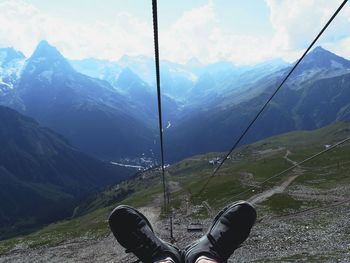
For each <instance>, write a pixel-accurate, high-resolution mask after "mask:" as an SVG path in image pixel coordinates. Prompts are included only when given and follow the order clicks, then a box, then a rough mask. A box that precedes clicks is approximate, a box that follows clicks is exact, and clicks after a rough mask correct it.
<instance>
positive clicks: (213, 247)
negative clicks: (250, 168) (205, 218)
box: [184, 201, 256, 263]
mask: <svg viewBox="0 0 350 263" xmlns="http://www.w3.org/2000/svg"><path fill="white" fill-rule="evenodd" d="M255 220H256V211H255V209H254V208H253V207H252V206H251V205H250V204H249V203H247V202H244V201H239V202H236V203H233V204H231V205H229V206H227V207H226V208H224V209H223V210H222V211H221V212H220V213H219V214H218V215H217V216H216V217H215V219H214V221H213V224H212V226H211V227H210V229H209V231H208V232H207V234H206V235H204V236H203V237H202V238H201V239H199V240H197V241H195V242H194V243H192V244H191V245H189V246H188V247H187V248H186V249H185V252H184V253H185V263H195V262H196V260H197V259H198V258H199V257H200V256H205V257H208V258H211V259H214V260H215V261H217V262H219V263H225V262H227V260H228V258H229V257H230V256H231V255H232V253H233V252H234V251H235V250H236V249H237V248H238V247H239V246H240V245H241V244H242V243H243V241H244V240H246V238H247V237H248V236H249V233H250V230H251V228H252V227H253V225H254V223H255Z"/></svg>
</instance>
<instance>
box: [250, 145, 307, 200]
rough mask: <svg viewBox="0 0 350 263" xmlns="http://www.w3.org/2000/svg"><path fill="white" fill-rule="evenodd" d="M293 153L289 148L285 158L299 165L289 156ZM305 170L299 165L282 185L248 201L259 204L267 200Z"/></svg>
mask: <svg viewBox="0 0 350 263" xmlns="http://www.w3.org/2000/svg"><path fill="white" fill-rule="evenodd" d="M290 154H291V152H290V151H289V150H287V152H286V154H285V155H284V156H283V158H284V159H286V160H287V161H288V162H290V163H291V164H293V165H297V162H295V161H293V160H291V159H290V158H289V157H288V156H289V155H290ZM304 172H305V170H303V169H302V168H301V167H299V166H297V167H296V168H295V169H294V170H293V174H292V175H291V176H289V177H288V178H287V179H286V180H285V181H283V182H282V183H281V184H280V185H278V186H275V187H273V188H271V189H269V190H266V191H264V192H262V193H260V194H257V195H255V196H253V197H251V198H250V199H249V200H248V201H249V202H251V203H252V204H258V203H261V202H263V201H265V200H266V199H268V198H269V197H271V196H273V195H274V194H279V193H282V192H284V191H285V190H286V188H287V187H288V186H289V185H290V184H291V183H292V182H293V181H294V180H295V179H296V178H298V177H299V176H300V175H302V174H303V173H304Z"/></svg>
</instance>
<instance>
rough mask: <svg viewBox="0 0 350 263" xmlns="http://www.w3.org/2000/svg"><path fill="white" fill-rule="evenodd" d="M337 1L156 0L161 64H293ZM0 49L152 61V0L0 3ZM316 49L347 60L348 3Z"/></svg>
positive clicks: (349, 54)
mask: <svg viewBox="0 0 350 263" xmlns="http://www.w3.org/2000/svg"><path fill="white" fill-rule="evenodd" d="M341 2H342V0H191V1H188V0H176V1H175V0H158V16H159V42H160V57H161V59H166V60H170V61H173V62H177V63H186V62H187V61H189V60H190V59H192V58H197V59H199V60H200V61H201V62H202V63H214V62H217V61H221V60H226V61H231V62H233V63H235V64H239V65H250V64H256V63H259V62H262V61H266V60H270V59H275V58H282V59H284V60H286V61H294V60H296V59H297V58H298V57H299V56H300V55H301V54H302V52H303V51H304V50H305V48H306V47H307V46H308V45H309V43H310V42H311V41H312V40H313V38H314V37H315V36H316V35H317V33H318V32H319V31H320V30H321V28H322V27H323V25H324V24H325V23H326V22H327V20H328V19H329V18H330V17H331V15H332V14H333V13H334V11H335V10H336V9H337V7H338V6H339V5H340V3H341ZM0 25H1V27H0V47H14V48H16V49H18V50H20V51H22V52H23V53H24V54H25V55H26V56H30V55H31V53H32V52H33V50H34V49H35V47H36V45H37V44H38V42H39V41H40V40H44V39H45V40H47V41H48V42H49V43H51V44H52V45H54V46H56V47H57V48H58V49H59V50H60V51H61V52H62V53H63V55H64V56H66V57H68V58H70V59H83V58H90V57H94V58H98V59H106V60H118V59H119V58H120V57H122V56H123V55H130V56H138V55H145V56H153V52H154V47H153V31H152V30H153V29H152V7H151V0H127V1H125V0H103V1H101V0H74V1H72V0H60V1H52V0H51V1H48V0H0ZM317 45H322V46H323V47H325V48H327V49H330V50H331V51H333V52H335V53H337V54H339V55H341V56H344V57H346V58H349V59H350V3H347V5H346V6H345V7H344V9H343V10H342V11H341V13H340V14H339V16H338V17H337V18H336V19H335V21H334V23H332V24H331V26H330V27H329V29H328V30H327V31H326V32H325V34H324V36H323V37H322V38H321V39H320V41H319V42H318V43H317Z"/></svg>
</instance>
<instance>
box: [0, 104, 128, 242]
mask: <svg viewBox="0 0 350 263" xmlns="http://www.w3.org/2000/svg"><path fill="white" fill-rule="evenodd" d="M0 120H1V126H0V145H1V147H0V178H1V180H0V198H1V202H0V237H3V236H5V235H6V234H8V233H9V232H12V231H19V230H21V229H23V228H28V227H33V226H38V225H42V224H46V223H50V222H52V221H54V220H57V219H62V218H65V217H67V216H71V215H72V213H73V208H74V204H75V203H76V201H77V200H78V198H81V197H83V196H85V195H86V194H87V193H90V192H92V191H96V190H98V189H100V188H101V187H104V186H106V185H108V184H111V183H115V182H118V181H120V180H122V179H124V178H126V176H128V175H129V174H130V173H131V172H130V171H128V170H127V169H122V168H117V167H114V166H113V167H112V166H111V165H109V164H106V163H103V162H101V161H98V160H96V159H94V158H92V157H89V156H87V155H86V154H83V153H82V152H80V151H78V150H77V149H76V148H74V147H73V146H72V145H71V144H69V142H68V141H67V140H66V139H65V138H63V137H62V136H61V135H58V134H57V133H55V132H53V131H51V130H49V129H47V128H44V127H42V126H40V125H39V124H38V123H37V122H36V121H34V120H33V119H31V118H29V117H26V116H23V115H21V114H19V113H18V112H16V111H14V110H12V109H9V108H7V107H3V106H0Z"/></svg>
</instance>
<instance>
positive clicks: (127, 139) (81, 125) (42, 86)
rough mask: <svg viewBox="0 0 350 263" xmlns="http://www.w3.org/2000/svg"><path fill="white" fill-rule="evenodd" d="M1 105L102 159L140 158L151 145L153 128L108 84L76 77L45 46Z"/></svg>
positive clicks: (76, 73) (52, 50)
mask: <svg viewBox="0 0 350 263" xmlns="http://www.w3.org/2000/svg"><path fill="white" fill-rule="evenodd" d="M0 103H1V104H2V105H5V106H8V107H11V108H14V109H16V110H18V111H20V112H21V113H23V114H26V115H28V116H31V117H33V118H34V119H35V120H37V121H39V123H41V124H42V125H44V126H47V127H49V128H51V129H53V130H55V131H57V132H59V133H60V134H63V135H64V136H65V137H66V138H67V139H68V140H69V141H70V142H71V143H72V144H73V145H75V146H76V147H78V148H79V149H81V150H82V151H84V152H86V153H89V154H92V155H94V156H97V157H99V158H102V159H120V158H125V157H130V156H131V157H136V156H141V154H142V153H146V154H147V153H149V152H150V150H151V149H152V147H153V145H154V142H153V139H154V138H153V137H154V135H153V127H152V123H151V124H150V123H149V122H148V120H145V119H144V118H143V115H142V114H140V112H139V111H138V110H137V109H133V108H132V107H130V106H131V105H132V102H131V101H130V100H128V99H127V98H126V97H125V96H123V95H122V94H120V93H119V92H118V91H117V90H116V89H115V88H113V87H112V86H111V85H110V84H109V83H108V82H106V81H103V80H99V79H95V78H92V77H89V76H86V75H83V74H81V73H78V72H77V71H75V70H74V69H73V67H72V66H71V65H70V64H69V62H68V61H67V60H66V59H65V58H64V57H63V56H62V55H61V54H60V52H59V51H58V50H57V49H56V48H55V47H53V46H51V45H49V44H48V43H47V42H46V41H42V42H41V43H40V44H39V45H38V47H37V48H36V50H35V51H34V53H33V55H32V56H31V57H30V58H29V59H28V60H27V61H26V63H25V66H24V68H23V70H22V73H21V75H20V78H19V79H18V81H17V85H16V87H15V88H14V89H12V91H11V92H9V93H8V94H6V95H4V96H0ZM140 131H142V132H140Z"/></svg>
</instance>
